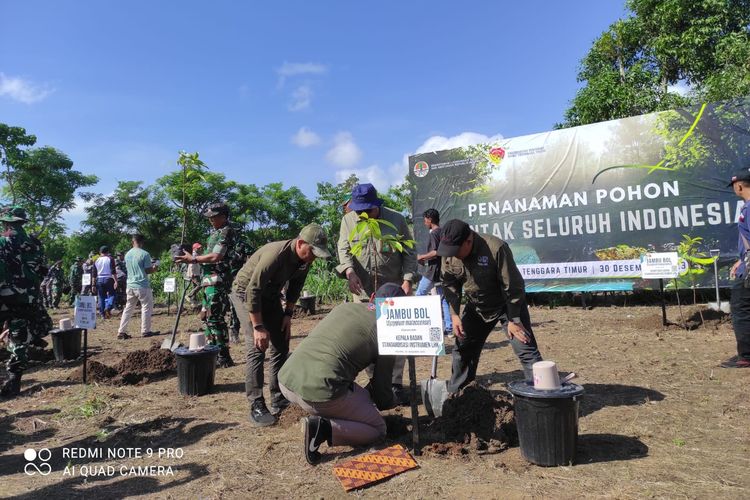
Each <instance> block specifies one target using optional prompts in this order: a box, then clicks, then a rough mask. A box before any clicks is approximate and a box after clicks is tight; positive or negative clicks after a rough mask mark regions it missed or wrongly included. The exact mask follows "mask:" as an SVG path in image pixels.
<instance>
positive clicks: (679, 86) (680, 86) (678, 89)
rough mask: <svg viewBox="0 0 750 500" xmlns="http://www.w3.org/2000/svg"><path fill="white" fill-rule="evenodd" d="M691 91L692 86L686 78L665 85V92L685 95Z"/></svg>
mask: <svg viewBox="0 0 750 500" xmlns="http://www.w3.org/2000/svg"><path fill="white" fill-rule="evenodd" d="M692 91H693V87H691V86H690V84H689V83H688V82H687V81H686V80H680V81H678V82H677V83H675V84H674V85H669V86H667V92H672V93H674V94H677V95H681V96H683V97H687V96H689V95H690V93H691V92H692Z"/></svg>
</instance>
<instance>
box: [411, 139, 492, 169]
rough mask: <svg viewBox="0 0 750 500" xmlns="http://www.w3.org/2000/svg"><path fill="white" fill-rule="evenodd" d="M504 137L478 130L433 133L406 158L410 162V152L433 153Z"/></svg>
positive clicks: (489, 141)
mask: <svg viewBox="0 0 750 500" xmlns="http://www.w3.org/2000/svg"><path fill="white" fill-rule="evenodd" d="M502 138H503V136H502V134H497V135H493V136H492V137H487V136H486V135H484V134H478V133H476V132H461V133H460V134H458V135H454V136H452V137H444V136H442V135H433V136H432V137H430V138H429V139H427V140H426V141H424V142H423V143H422V145H421V146H419V147H418V148H417V150H416V151H415V152H414V153H409V154H407V155H406V160H407V162H408V157H409V155H410V154H419V153H431V152H433V151H443V150H446V149H453V148H462V147H465V146H471V145H472V144H485V143H491V142H495V141H499V140H500V139H502Z"/></svg>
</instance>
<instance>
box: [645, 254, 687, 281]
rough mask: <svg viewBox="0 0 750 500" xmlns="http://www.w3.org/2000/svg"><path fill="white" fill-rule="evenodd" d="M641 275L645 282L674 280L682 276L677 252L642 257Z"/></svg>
mask: <svg viewBox="0 0 750 500" xmlns="http://www.w3.org/2000/svg"><path fill="white" fill-rule="evenodd" d="M641 273H642V277H643V279H645V280H650V279H657V280H658V279H672V278H676V277H678V276H679V275H680V258H679V257H678V256H677V252H650V253H646V254H643V255H641Z"/></svg>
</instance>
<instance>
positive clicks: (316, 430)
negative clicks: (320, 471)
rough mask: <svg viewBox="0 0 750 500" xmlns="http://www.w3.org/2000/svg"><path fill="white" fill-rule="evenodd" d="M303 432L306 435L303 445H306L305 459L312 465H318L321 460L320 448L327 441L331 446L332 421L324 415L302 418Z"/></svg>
mask: <svg viewBox="0 0 750 500" xmlns="http://www.w3.org/2000/svg"><path fill="white" fill-rule="evenodd" d="M302 432H303V433H304V435H305V439H304V442H303V445H304V447H305V460H307V463H308V464H310V465H316V464H317V463H318V462H320V457H321V455H320V452H319V451H318V449H319V448H320V445H321V444H323V442H324V441H325V442H326V443H328V446H331V439H332V437H333V430H332V429H331V422H329V421H328V419H326V418H322V417H315V416H313V417H305V418H303V419H302Z"/></svg>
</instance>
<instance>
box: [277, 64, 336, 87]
mask: <svg viewBox="0 0 750 500" xmlns="http://www.w3.org/2000/svg"><path fill="white" fill-rule="evenodd" d="M327 71H328V67H327V66H326V65H325V64H320V63H313V62H307V63H290V62H284V64H282V65H281V66H280V67H278V68H276V74H278V75H279V87H283V86H284V83H285V82H286V79H287V78H288V77H290V76H300V75H322V74H324V73H325V72H327Z"/></svg>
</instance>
